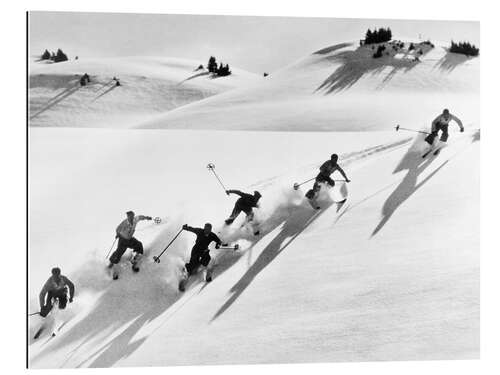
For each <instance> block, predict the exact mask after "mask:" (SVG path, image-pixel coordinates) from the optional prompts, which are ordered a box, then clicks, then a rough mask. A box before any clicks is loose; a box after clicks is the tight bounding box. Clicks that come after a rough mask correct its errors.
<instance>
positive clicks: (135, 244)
mask: <svg viewBox="0 0 500 375" xmlns="http://www.w3.org/2000/svg"><path fill="white" fill-rule="evenodd" d="M129 247H130V248H131V249H132V250H133V251H134V255H133V256H132V259H131V263H132V270H134V271H135V272H138V271H139V266H140V261H141V260H142V255H143V254H144V248H143V246H142V242H141V241H139V240H138V239H137V238H135V237H132V238H131V239H130V241H129Z"/></svg>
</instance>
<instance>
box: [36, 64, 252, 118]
mask: <svg viewBox="0 0 500 375" xmlns="http://www.w3.org/2000/svg"><path fill="white" fill-rule="evenodd" d="M199 64H200V62H197V61H192V60H186V59H174V58H159V57H119V58H99V59H84V58H80V59H79V60H72V61H67V62H62V63H56V64H54V63H52V64H47V63H46V62H43V61H38V62H37V61H31V63H30V77H29V78H30V79H29V101H30V125H31V126H33V127H37V126H50V127H114V128H126V127H130V126H132V125H135V124H136V123H137V122H140V121H145V120H146V119H149V118H151V117H153V116H154V115H158V114H160V113H164V112H166V111H169V110H171V109H173V108H176V107H179V106H182V105H185V104H188V103H192V102H194V101H198V100H201V99H204V98H207V97H209V96H212V95H215V94H218V93H221V92H224V91H227V90H230V89H233V88H235V87H241V86H245V85H246V84H248V83H250V82H253V81H256V80H260V77H258V76H257V75H255V74H253V73H249V72H246V71H243V70H239V69H232V72H233V74H232V75H230V76H227V77H218V78H212V77H211V76H210V75H209V74H208V72H207V71H206V70H195V69H196V68H197V67H198V65H199ZM84 73H87V74H89V76H90V80H91V82H90V84H88V85H87V86H83V87H82V86H80V83H79V80H80V77H81V76H82V75H83V74H84ZM113 77H116V78H118V79H119V80H120V83H121V86H120V87H117V86H116V85H115V84H116V82H115V81H114V80H113Z"/></svg>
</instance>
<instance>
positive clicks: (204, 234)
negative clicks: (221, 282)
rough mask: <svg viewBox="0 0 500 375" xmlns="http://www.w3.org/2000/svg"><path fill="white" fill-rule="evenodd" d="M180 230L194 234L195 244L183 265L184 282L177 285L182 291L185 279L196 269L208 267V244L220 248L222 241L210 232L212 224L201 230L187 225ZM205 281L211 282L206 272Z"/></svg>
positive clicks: (208, 273)
mask: <svg viewBox="0 0 500 375" xmlns="http://www.w3.org/2000/svg"><path fill="white" fill-rule="evenodd" d="M182 229H184V230H187V231H188V232H192V233H194V234H196V242H195V244H194V246H193V248H192V250H191V257H190V259H189V262H188V263H186V264H185V270H186V273H187V274H186V275H185V277H184V280H183V281H181V283H180V284H179V289H181V290H183V289H184V284H185V282H186V281H187V278H188V277H189V276H191V275H193V274H194V273H196V271H197V269H198V267H200V266H204V267H208V264H209V263H210V259H211V258H210V250H209V249H208V246H209V245H210V243H212V242H215V248H216V249H218V248H220V245H221V244H222V241H221V240H220V238H219V237H217V235H216V234H215V233H213V232H212V224H210V223H206V224H205V226H204V227H203V229H202V228H193V227H190V226H189V225H187V224H184V225H183V226H182ZM206 281H207V282H210V281H212V275H211V272H209V271H207V275H206Z"/></svg>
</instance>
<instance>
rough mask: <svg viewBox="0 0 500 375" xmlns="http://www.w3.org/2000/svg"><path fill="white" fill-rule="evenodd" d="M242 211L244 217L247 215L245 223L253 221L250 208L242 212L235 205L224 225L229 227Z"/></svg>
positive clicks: (241, 209)
mask: <svg viewBox="0 0 500 375" xmlns="http://www.w3.org/2000/svg"><path fill="white" fill-rule="evenodd" d="M242 211H243V212H244V213H245V215H247V221H249V222H250V221H252V220H253V215H254V214H253V210H252V209H251V208H250V209H246V210H244V209H243V208H241V207H239V206H238V205H235V206H234V208H233V212H231V216H229V218H228V219H227V220H226V224H227V225H230V224H231V223H232V222H233V221H234V219H236V218H237V217H238V215H239V214H240V213H241V212H242Z"/></svg>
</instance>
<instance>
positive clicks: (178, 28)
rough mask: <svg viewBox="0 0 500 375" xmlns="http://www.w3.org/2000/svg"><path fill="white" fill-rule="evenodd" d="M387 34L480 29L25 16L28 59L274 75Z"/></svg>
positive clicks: (457, 35) (448, 34) (460, 34)
mask: <svg viewBox="0 0 500 375" xmlns="http://www.w3.org/2000/svg"><path fill="white" fill-rule="evenodd" d="M374 27H390V28H391V30H392V33H393V38H395V39H402V40H404V39H407V38H412V39H418V38H419V37H420V38H423V39H431V41H434V42H436V41H443V42H449V41H450V40H452V39H453V40H456V41H457V40H467V41H470V42H472V43H474V44H476V45H477V46H479V45H480V43H479V22H468V21H415V20H382V19H345V18H344V19H341V18H298V17H249V16H212V15H207V16H202V15H199V16H195V15H167V14H165V15H162V14H133V13H128V14H127V13H121V14H120V13H77V12H30V17H29V44H30V55H41V54H42V52H43V51H44V50H45V49H48V50H49V51H55V50H57V49H58V48H61V49H62V50H63V51H64V52H66V53H67V54H68V57H70V58H74V56H79V58H84V57H111V56H136V55H142V56H165V57H179V58H189V59H194V60H197V61H199V62H200V63H206V61H208V58H209V57H210V56H211V55H213V56H215V57H216V58H217V60H218V61H222V62H224V63H228V64H229V65H230V66H234V67H237V68H242V69H245V70H248V71H251V72H255V73H262V72H273V71H274V70H277V69H279V68H280V67H282V66H285V65H288V64H290V63H292V62H294V61H295V60H297V59H299V58H302V57H304V56H306V55H308V54H310V53H312V52H314V51H316V50H319V49H322V48H325V47H328V46H331V45H334V44H337V43H340V42H346V41H358V40H359V39H362V38H363V36H364V34H365V32H366V30H367V29H368V28H372V29H373V28H374Z"/></svg>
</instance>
